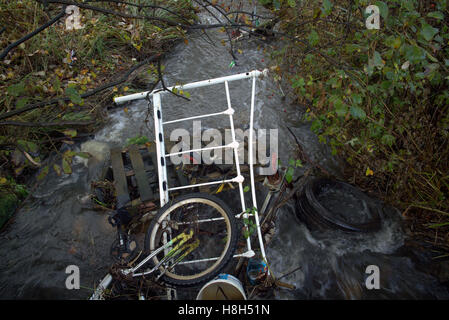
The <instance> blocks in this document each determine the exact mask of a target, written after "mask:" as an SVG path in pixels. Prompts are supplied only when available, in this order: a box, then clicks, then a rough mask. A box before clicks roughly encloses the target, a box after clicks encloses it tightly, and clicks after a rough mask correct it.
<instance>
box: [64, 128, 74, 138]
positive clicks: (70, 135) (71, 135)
mask: <svg viewBox="0 0 449 320" xmlns="http://www.w3.org/2000/svg"><path fill="white" fill-rule="evenodd" d="M63 133H64V134H65V135H66V136H67V137H70V138H75V137H76V135H77V132H76V130H75V129H67V130H65V131H64V132H63Z"/></svg>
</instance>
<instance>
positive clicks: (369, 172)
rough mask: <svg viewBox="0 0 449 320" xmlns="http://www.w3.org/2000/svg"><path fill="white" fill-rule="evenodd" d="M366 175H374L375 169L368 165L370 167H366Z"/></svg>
mask: <svg viewBox="0 0 449 320" xmlns="http://www.w3.org/2000/svg"><path fill="white" fill-rule="evenodd" d="M365 175H366V176H367V177H368V176H372V175H374V172H373V170H371V169H370V168H369V167H368V168H366V172H365Z"/></svg>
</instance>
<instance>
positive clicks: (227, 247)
mask: <svg viewBox="0 0 449 320" xmlns="http://www.w3.org/2000/svg"><path fill="white" fill-rule="evenodd" d="M192 230H193V237H192V238H191V239H189V241H188V242H186V244H193V243H195V242H197V241H198V243H199V244H198V246H197V247H196V248H195V249H194V250H193V251H191V252H190V253H189V254H188V255H187V256H186V257H185V258H184V259H183V260H182V261H181V262H179V263H177V264H176V265H175V266H174V267H173V269H169V268H165V270H164V268H163V267H162V266H161V267H160V270H161V271H162V272H165V273H164V275H163V276H162V280H163V281H165V282H167V283H169V284H172V285H175V286H192V285H197V284H200V283H203V282H206V281H208V280H210V279H212V278H213V277H215V276H216V275H217V274H218V273H219V272H220V271H221V270H222V269H223V268H224V267H225V266H226V264H227V263H228V262H229V260H230V259H231V258H232V255H233V253H234V251H235V248H236V245H237V239H238V229H237V226H236V222H235V218H234V215H233V214H232V213H231V210H230V209H229V208H228V206H227V205H226V204H225V203H224V202H223V201H222V200H220V199H218V198H217V197H215V196H211V195H209V194H203V193H192V194H187V195H183V196H180V197H177V198H176V199H175V200H173V201H171V202H169V203H167V204H166V205H165V206H164V207H162V208H161V209H160V210H159V212H158V213H157V214H156V216H155V217H154V218H153V220H152V222H151V224H150V226H149V228H148V231H147V234H146V237H145V249H146V252H152V251H154V250H155V249H157V248H159V247H161V246H162V245H163V244H164V243H166V241H167V240H170V239H174V238H175V237H176V236H177V235H179V234H181V233H183V232H184V233H186V234H187V233H189V232H190V231H192ZM164 255H165V254H164V252H161V253H159V254H158V255H156V256H155V257H154V258H153V263H155V265H157V264H158V263H159V261H160V260H161V259H162V258H163V257H164Z"/></svg>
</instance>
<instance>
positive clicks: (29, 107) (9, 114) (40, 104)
mask: <svg viewBox="0 0 449 320" xmlns="http://www.w3.org/2000/svg"><path fill="white" fill-rule="evenodd" d="M160 57H161V53H158V54H155V55H153V56H151V57H149V58H147V59H145V60H143V61H142V62H140V63H138V64H136V65H135V66H133V67H132V68H130V69H129V70H128V71H127V72H126V73H125V74H124V75H123V76H122V77H121V78H120V79H118V80H116V81H112V82H109V83H107V84H105V85H103V86H100V87H98V88H96V89H93V90H91V91H89V92H86V93H83V94H82V95H81V98H83V99H84V98H87V97H90V96H92V95H94V94H97V93H98V92H100V91H103V90H105V89H108V88H111V87H114V86H117V85H119V84H121V83H123V82H125V81H126V80H127V79H128V77H129V76H130V74H131V73H133V72H134V71H136V70H137V69H138V68H140V67H142V66H143V65H145V64H147V63H150V62H153V61H155V60H156V59H159V58H160ZM60 101H62V102H67V101H70V98H69V97H62V98H55V99H51V100H47V101H41V102H38V103H34V104H30V105H27V106H25V107H23V108H20V109H16V110H13V111H9V112H5V113H3V114H0V120H3V119H7V118H10V117H13V116H16V115H18V114H21V113H24V112H27V111H31V110H34V109H37V108H41V107H45V106H50V105H53V104H56V103H58V102H60Z"/></svg>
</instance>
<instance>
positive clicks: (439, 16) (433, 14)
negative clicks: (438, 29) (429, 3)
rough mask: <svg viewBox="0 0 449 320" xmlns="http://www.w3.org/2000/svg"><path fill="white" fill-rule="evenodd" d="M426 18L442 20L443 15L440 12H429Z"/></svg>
mask: <svg viewBox="0 0 449 320" xmlns="http://www.w3.org/2000/svg"><path fill="white" fill-rule="evenodd" d="M427 16H428V17H430V18H435V19H438V20H443V19H444V14H443V13H442V12H441V11H433V12H429V13H428V14H427Z"/></svg>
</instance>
